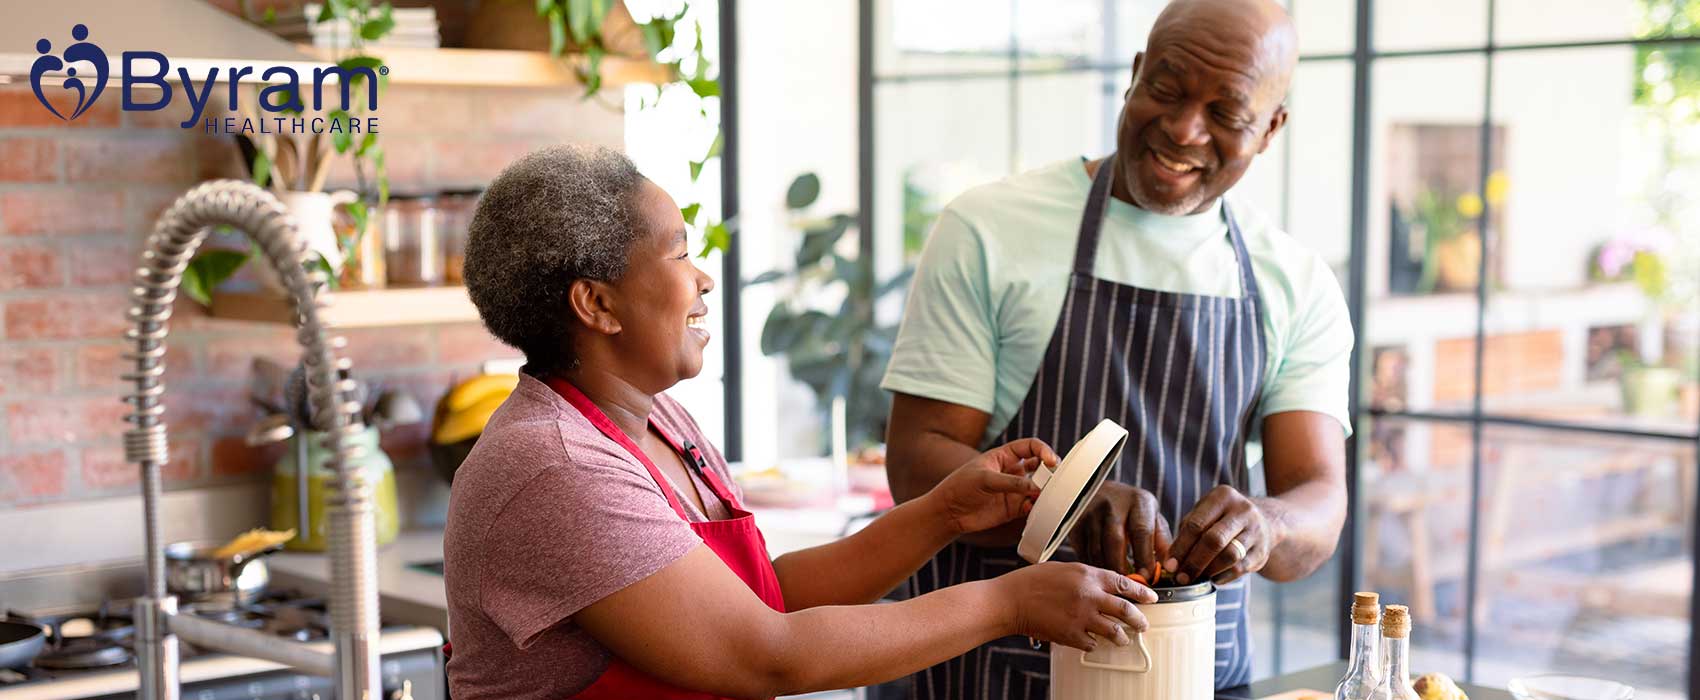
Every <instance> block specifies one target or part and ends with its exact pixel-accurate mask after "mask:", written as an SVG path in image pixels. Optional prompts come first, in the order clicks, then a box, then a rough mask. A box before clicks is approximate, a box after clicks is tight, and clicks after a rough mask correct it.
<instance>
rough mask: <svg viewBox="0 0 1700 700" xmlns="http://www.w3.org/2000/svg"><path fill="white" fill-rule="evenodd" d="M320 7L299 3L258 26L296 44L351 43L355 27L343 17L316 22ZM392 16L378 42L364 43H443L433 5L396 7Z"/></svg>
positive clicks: (420, 46)
mask: <svg viewBox="0 0 1700 700" xmlns="http://www.w3.org/2000/svg"><path fill="white" fill-rule="evenodd" d="M320 9H321V6H320V4H319V3H305V4H302V5H300V6H298V9H294V10H280V11H279V12H278V13H277V16H276V17H271V18H267V19H266V20H262V21H261V26H263V27H265V28H266V29H267V30H269V31H271V32H272V33H273V34H276V35H278V36H280V37H283V38H284V39H288V40H289V41H292V42H295V43H298V44H312V45H313V46H319V47H326V48H346V47H348V46H350V45H351V44H352V43H353V42H352V37H353V36H354V28H353V27H352V26H351V25H350V23H349V22H348V21H347V20H343V19H333V20H331V21H329V22H323V23H321V22H319V21H317V20H318V17H319V12H320ZM392 16H393V17H394V18H395V28H394V29H391V30H390V32H389V33H388V34H385V35H384V36H383V37H382V38H380V39H378V40H377V41H368V42H366V46H369V47H371V48H374V49H378V48H385V47H399V48H408V49H435V48H438V47H440V46H441V45H442V39H441V38H440V37H439V35H438V33H437V10H436V8H432V7H403V8H397V9H396V10H394V14H393V15H392Z"/></svg>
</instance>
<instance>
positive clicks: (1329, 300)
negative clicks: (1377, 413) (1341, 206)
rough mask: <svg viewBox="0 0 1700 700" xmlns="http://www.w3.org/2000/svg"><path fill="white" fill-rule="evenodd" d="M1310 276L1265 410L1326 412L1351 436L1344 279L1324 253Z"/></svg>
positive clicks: (1265, 399) (1348, 323)
mask: <svg viewBox="0 0 1700 700" xmlns="http://www.w3.org/2000/svg"><path fill="white" fill-rule="evenodd" d="M1308 276H1309V278H1310V280H1309V282H1310V283H1309V284H1307V285H1305V288H1306V290H1307V292H1306V293H1305V294H1304V295H1302V297H1301V298H1300V299H1299V300H1298V301H1299V305H1298V306H1297V307H1296V309H1295V312H1294V316H1293V327H1292V329H1291V331H1290V333H1289V334H1288V335H1287V342H1286V347H1285V348H1284V349H1283V353H1282V358H1281V363H1280V366H1278V367H1277V368H1276V370H1275V376H1274V378H1273V380H1272V381H1271V382H1270V383H1269V384H1268V385H1266V387H1265V390H1264V396H1263V403H1262V412H1263V415H1264V416H1265V417H1267V416H1270V415H1274V414H1276V413H1285V412H1287V411H1315V412H1317V413H1325V414H1328V415H1330V416H1333V417H1334V418H1335V419H1336V420H1338V421H1340V426H1341V427H1342V428H1343V429H1344V430H1345V431H1346V434H1347V435H1351V433H1352V421H1351V416H1350V415H1349V414H1348V408H1347V400H1348V398H1349V394H1350V392H1351V380H1352V366H1351V358H1352V344H1353V342H1354V341H1353V333H1352V320H1351V316H1350V315H1349V314H1348V313H1347V310H1346V300H1345V297H1344V295H1342V294H1341V292H1340V283H1339V282H1338V281H1336V280H1335V279H1334V273H1333V271H1331V270H1329V269H1328V265H1327V264H1326V263H1324V262H1323V261H1322V259H1321V258H1314V259H1313V261H1312V264H1311V269H1310V271H1309V274H1308Z"/></svg>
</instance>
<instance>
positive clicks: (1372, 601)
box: [1352, 592, 1381, 625]
mask: <svg viewBox="0 0 1700 700" xmlns="http://www.w3.org/2000/svg"><path fill="white" fill-rule="evenodd" d="M1377 622H1381V595H1380V594H1378V593H1373V592H1358V593H1355V594H1353V595H1352V624H1354V625H1373V624H1375V623H1377Z"/></svg>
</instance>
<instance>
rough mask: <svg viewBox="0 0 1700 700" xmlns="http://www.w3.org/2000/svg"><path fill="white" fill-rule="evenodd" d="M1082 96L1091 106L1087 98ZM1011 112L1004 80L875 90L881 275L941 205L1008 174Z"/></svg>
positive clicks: (920, 235)
mask: <svg viewBox="0 0 1700 700" xmlns="http://www.w3.org/2000/svg"><path fill="white" fill-rule="evenodd" d="M1083 99H1087V100H1088V104H1091V102H1090V96H1087V97H1085V98H1083ZM1010 109H1011V91H1010V81H1009V79H1008V78H1007V77H998V78H976V79H971V80H917V81H907V82H887V83H881V84H879V85H876V86H875V88H874V111H875V120H876V121H875V122H874V138H875V141H876V143H875V144H874V147H875V149H876V150H875V152H874V168H875V170H874V231H875V232H876V233H875V235H876V238H875V241H874V248H875V250H876V251H878V255H879V257H880V260H879V268H880V275H881V277H882V278H883V277H886V276H889V275H892V274H895V273H896V271H897V269H899V268H900V266H901V263H902V258H900V257H898V256H894V255H892V254H893V253H896V252H903V253H904V257H911V256H913V254H914V253H915V252H918V251H919V249H920V244H921V242H922V240H924V238H925V234H926V231H927V228H928V227H929V226H930V225H931V221H930V218H931V216H932V214H933V213H936V212H937V210H938V208H939V207H942V206H943V205H944V203H946V202H949V201H950V200H951V199H952V198H954V197H956V196H957V195H959V194H962V192H963V191H965V190H967V189H968V188H970V187H973V186H975V185H979V184H983V183H987V182H991V181H993V180H997V179H999V178H1002V177H1004V176H1006V175H1009V174H1010V173H1011V172H1013V169H1014V163H1015V160H1016V154H1015V152H1014V151H1015V148H1016V143H1015V140H1016V134H1015V133H1014V131H1013V127H1014V122H1013V121H1012V119H1011V116H1012V115H1011V112H1010ZM1082 113H1083V114H1086V115H1087V116H1090V115H1091V114H1095V113H1096V110H1085V111H1083V112H1082ZM1059 157H1060V156H1059ZM892 311H893V313H898V312H901V306H896V307H894V309H893V310H892Z"/></svg>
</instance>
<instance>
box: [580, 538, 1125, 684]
mask: <svg viewBox="0 0 1700 700" xmlns="http://www.w3.org/2000/svg"><path fill="white" fill-rule="evenodd" d="M853 568H855V565H854V564H852V563H848V562H847V563H846V565H845V566H842V567H839V570H840V571H846V570H849V569H853ZM1118 596H1128V597H1134V598H1138V599H1140V600H1143V601H1154V600H1156V594H1155V593H1152V592H1151V590H1150V589H1148V588H1145V587H1143V586H1140V585H1138V584H1136V583H1134V582H1133V581H1131V580H1130V579H1128V578H1126V577H1124V576H1119V575H1117V574H1115V573H1113V572H1109V571H1105V570H1102V569H1093V568H1090V567H1087V566H1085V565H1082V564H1061V563H1050V564H1040V565H1037V566H1030V567H1026V568H1023V569H1020V570H1018V571H1016V572H1014V573H1011V574H1007V575H1005V576H1001V577H998V578H996V579H991V580H988V581H976V582H972V583H967V584H963V585H959V586H952V587H949V588H946V589H943V590H939V591H934V592H932V593H929V594H927V595H924V596H921V597H919V598H915V599H912V600H906V601H903V602H899V603H890V604H884V605H858V606H822V607H816V608H810V609H807V610H802V611H799V612H792V613H779V612H776V611H774V610H773V609H772V608H769V607H767V606H766V605H765V604H763V603H762V602H761V600H760V599H759V598H757V597H756V595H755V593H754V592H752V591H751V590H750V588H749V586H748V585H746V584H745V583H744V581H743V580H742V579H740V578H738V576H737V575H736V574H734V573H733V572H732V571H731V570H730V569H728V568H727V567H726V565H725V564H724V563H723V562H721V561H720V558H719V557H718V556H717V555H715V554H714V552H713V551H712V550H710V549H708V547H706V546H699V547H697V548H696V549H694V550H692V551H691V552H690V553H688V554H686V555H685V556H684V557H681V558H680V559H679V560H677V561H675V562H673V563H672V564H669V565H668V566H666V567H665V568H663V569H661V571H659V572H657V573H655V574H654V575H652V576H650V577H648V578H645V579H643V580H641V581H638V582H637V583H634V584H632V585H630V586H627V587H625V588H623V589H621V590H619V591H618V592H616V593H614V594H612V595H609V596H608V597H606V598H603V599H602V600H600V601H597V602H596V603H594V604H592V605H590V606H589V607H587V608H585V609H583V610H581V611H579V612H578V613H577V614H575V615H574V616H573V618H572V619H573V621H574V622H575V623H577V624H578V625H579V626H580V627H582V628H584V629H585V630H586V631H588V632H589V633H590V634H591V636H593V637H595V638H596V640H597V641H598V642H601V643H602V645H603V646H606V647H608V648H609V649H610V650H612V651H613V653H614V654H615V655H616V656H618V657H619V658H621V659H622V660H624V661H625V662H626V663H629V664H631V665H632V666H633V667H635V668H637V669H638V670H640V671H642V672H644V673H647V674H649V675H651V676H653V677H655V678H658V679H660V680H662V681H665V682H668V683H671V684H673V685H676V686H679V687H683V688H690V689H694V690H699V691H703V692H709V693H714V694H717V695H727V696H731V697H749V698H763V697H773V696H776V695H789V694H796V693H805V692H812V691H818V690H826V689H831V688H848V687H856V686H862V685H869V684H873V683H879V682H884V681H888V680H892V679H895V678H900V677H902V676H905V675H908V674H911V673H914V672H916V671H919V670H921V669H924V668H927V667H929V666H933V665H936V664H938V663H940V662H943V661H945V660H947V659H950V658H953V657H956V656H958V655H961V654H963V653H965V652H967V651H968V650H970V649H972V648H974V647H977V646H979V645H981V644H984V643H986V642H987V641H990V640H992V639H996V638H998V637H1003V636H1008V635H1012V634H1029V635H1034V636H1037V637H1039V638H1041V639H1046V640H1050V641H1055V642H1060V643H1064V644H1068V645H1069V646H1075V647H1080V648H1091V647H1092V646H1094V645H1095V644H1097V643H1098V642H1097V641H1095V639H1094V638H1093V637H1090V636H1088V634H1087V633H1088V632H1090V633H1091V634H1093V635H1096V639H1101V640H1104V643H1110V642H1111V640H1114V642H1115V643H1122V644H1125V643H1126V641H1127V636H1126V634H1125V632H1123V631H1122V628H1121V627H1120V626H1121V625H1125V626H1126V628H1127V629H1131V630H1134V631H1141V630H1143V629H1144V628H1145V620H1144V618H1143V617H1142V616H1140V614H1139V611H1138V610H1137V609H1136V608H1134V606H1133V605H1132V604H1131V603H1129V602H1128V601H1127V600H1126V599H1124V598H1122V597H1118Z"/></svg>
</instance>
